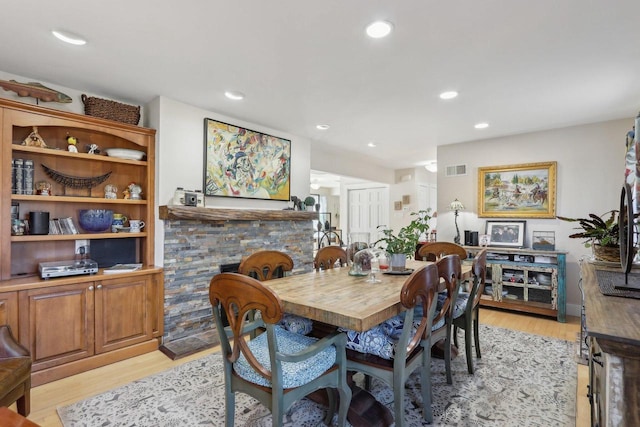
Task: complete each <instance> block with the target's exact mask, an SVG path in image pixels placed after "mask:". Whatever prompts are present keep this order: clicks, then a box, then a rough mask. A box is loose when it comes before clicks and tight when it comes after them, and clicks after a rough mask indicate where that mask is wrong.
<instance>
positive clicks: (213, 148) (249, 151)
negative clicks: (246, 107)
mask: <svg viewBox="0 0 640 427" xmlns="http://www.w3.org/2000/svg"><path fill="white" fill-rule="evenodd" d="M204 128H205V129H204V130H205V132H204V133H205V153H204V162H205V165H204V192H205V195H206V196H223V197H241V198H251V199H267V200H286V201H289V197H290V187H291V183H290V179H291V141H289V140H288V139H284V138H279V137H276V136H272V135H267V134H264V133H261V132H256V131H253V130H250V129H246V128H243V127H240V126H235V125H231V124H228V123H223V122H219V121H217V120H212V119H204Z"/></svg>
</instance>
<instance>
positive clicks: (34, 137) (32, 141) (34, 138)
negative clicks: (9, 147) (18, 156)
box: [22, 126, 47, 148]
mask: <svg viewBox="0 0 640 427" xmlns="http://www.w3.org/2000/svg"><path fill="white" fill-rule="evenodd" d="M22 145H26V146H27V147H40V148H47V144H45V142H44V139H42V137H41V136H40V134H39V133H38V127H37V126H33V131H32V132H31V133H30V134H29V136H28V137H26V138H25V139H24V141H22Z"/></svg>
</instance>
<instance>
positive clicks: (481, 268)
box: [469, 248, 487, 310]
mask: <svg viewBox="0 0 640 427" xmlns="http://www.w3.org/2000/svg"><path fill="white" fill-rule="evenodd" d="M471 271H472V272H473V288H472V289H471V292H470V295H469V297H470V298H473V304H471V310H473V309H475V308H477V307H478V305H479V304H480V297H481V296H482V294H483V293H484V285H485V280H486V276H487V249H486V248H485V249H483V250H481V251H480V252H478V253H477V254H476V256H475V257H474V258H473V266H472V267H471Z"/></svg>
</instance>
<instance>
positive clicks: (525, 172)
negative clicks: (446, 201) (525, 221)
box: [478, 162, 557, 218]
mask: <svg viewBox="0 0 640 427" xmlns="http://www.w3.org/2000/svg"><path fill="white" fill-rule="evenodd" d="M556 168H557V162H545V163H526V164H521V165H508V166H491V167H481V168H478V216H479V217H492V218H555V217H556Z"/></svg>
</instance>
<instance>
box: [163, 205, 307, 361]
mask: <svg viewBox="0 0 640 427" xmlns="http://www.w3.org/2000/svg"><path fill="white" fill-rule="evenodd" d="M316 218H317V213H315V212H301V211H287V210H282V211H274V210H245V209H215V208H196V207H185V206H161V207H160V219H163V220H164V336H163V345H162V347H161V350H162V351H163V352H164V353H165V354H167V355H168V356H169V357H171V358H172V359H176V358H178V357H182V356H186V355H188V354H191V353H193V352H195V351H199V350H200V349H203V348H207V347H211V346H213V345H216V344H217V343H218V336H217V332H216V331H215V324H214V321H213V313H212V310H211V304H210V303H209V282H210V281H211V278H212V277H213V276H214V275H216V274H219V273H220V266H221V265H222V264H232V263H239V262H240V260H241V259H242V257H244V256H247V255H250V254H252V253H254V252H256V251H260V250H264V249H270V250H278V251H283V252H286V253H287V254H289V255H290V256H291V258H292V259H293V263H294V269H293V272H292V273H293V274H299V273H304V272H308V271H311V270H312V269H313V224H312V220H313V219H316Z"/></svg>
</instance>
